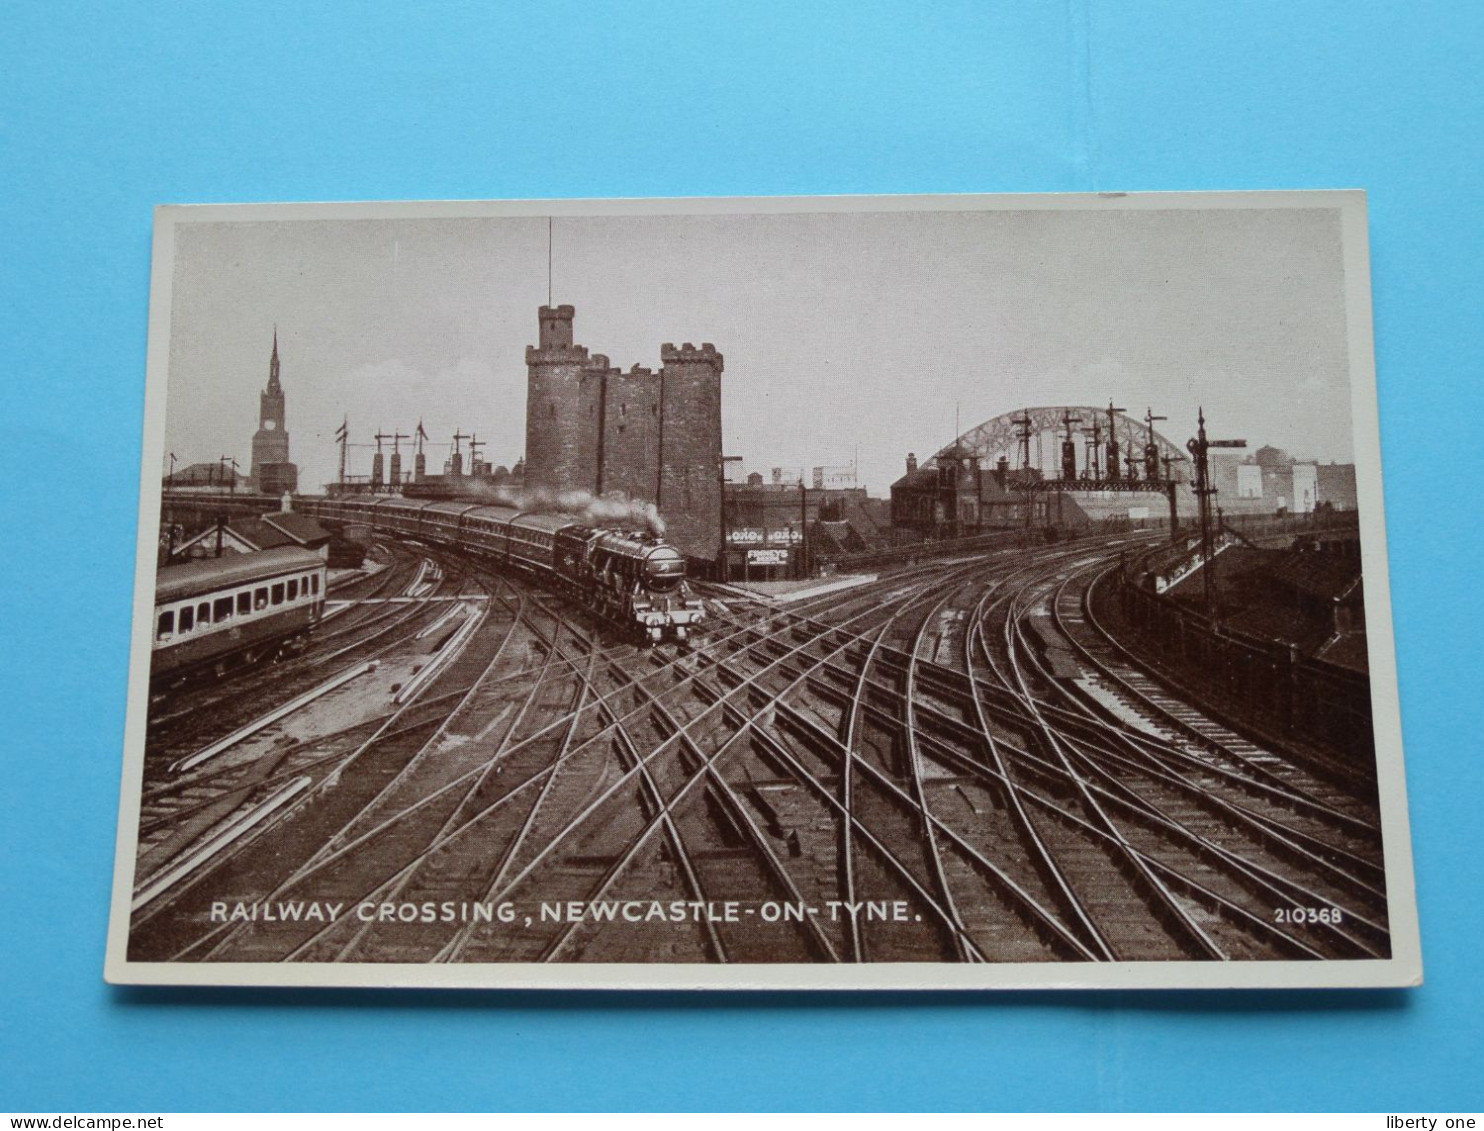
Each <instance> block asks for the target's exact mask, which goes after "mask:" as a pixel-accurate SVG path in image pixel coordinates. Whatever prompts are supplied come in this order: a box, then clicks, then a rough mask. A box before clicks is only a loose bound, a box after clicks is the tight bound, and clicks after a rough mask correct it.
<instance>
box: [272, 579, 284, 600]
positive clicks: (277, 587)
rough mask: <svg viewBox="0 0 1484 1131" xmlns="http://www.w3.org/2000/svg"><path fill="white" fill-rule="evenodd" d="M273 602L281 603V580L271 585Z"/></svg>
mask: <svg viewBox="0 0 1484 1131" xmlns="http://www.w3.org/2000/svg"><path fill="white" fill-rule="evenodd" d="M273 603H274V604H275V605H281V604H283V582H281V581H280V582H279V583H278V584H277V585H275V586H274V587H273Z"/></svg>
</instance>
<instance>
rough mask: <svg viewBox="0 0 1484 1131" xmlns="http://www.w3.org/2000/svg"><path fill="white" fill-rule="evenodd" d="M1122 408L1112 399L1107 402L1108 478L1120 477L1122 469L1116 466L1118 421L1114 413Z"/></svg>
mask: <svg viewBox="0 0 1484 1131" xmlns="http://www.w3.org/2000/svg"><path fill="white" fill-rule="evenodd" d="M1122 411H1123V409H1121V408H1117V407H1115V406H1114V404H1113V402H1112V401H1109V402H1108V478H1109V479H1121V478H1122V477H1123V469H1122V468H1121V467H1119V466H1118V422H1117V420H1116V419H1115V417H1116V414H1117V413H1120V412H1122Z"/></svg>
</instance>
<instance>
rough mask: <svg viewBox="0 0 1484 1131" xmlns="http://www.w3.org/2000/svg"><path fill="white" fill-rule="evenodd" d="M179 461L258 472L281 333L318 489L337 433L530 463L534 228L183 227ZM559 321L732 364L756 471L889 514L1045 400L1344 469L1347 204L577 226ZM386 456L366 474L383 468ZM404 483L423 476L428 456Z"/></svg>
mask: <svg viewBox="0 0 1484 1131" xmlns="http://www.w3.org/2000/svg"><path fill="white" fill-rule="evenodd" d="M176 233H177V237H176V261H175V263H176V266H175V279H174V295H173V310H172V333H171V340H170V371H169V401H168V414H167V445H166V448H167V451H173V452H174V453H175V454H176V455H177V457H178V458H179V460H180V462H181V465H184V464H186V463H191V462H197V461H201V460H214V459H216V458H217V457H219V456H221V455H222V454H226V455H228V456H235V457H236V458H237V459H238V460H239V462H240V464H241V466H242V470H243V471H244V473H245V472H246V470H247V465H248V461H249V459H250V456H251V439H252V434H253V432H254V431H255V430H256V428H257V411H258V394H259V392H260V391H261V389H262V388H263V386H264V384H265V383H266V381H267V377H268V356H269V351H270V347H271V344H272V336H273V327H274V325H275V324H277V327H278V339H279V354H280V359H281V361H282V373H281V379H282V382H283V386H284V390H285V394H286V397H287V416H288V431H289V435H290V437H291V445H292V457H293V459H294V461H295V462H296V463H298V465H299V467H300V484H301V486H302V487H303V488H304V489H306V490H315V489H318V487H319V485H321V484H323V483H325V482H327V481H329V480H331V479H332V478H333V477H334V475H335V471H336V464H337V458H338V457H337V448H336V446H335V444H334V442H333V439H332V437H333V434H334V432H335V429H336V428H337V427H338V426H339V424H340V421H341V418H342V416H347V417H348V418H349V421H350V429H351V438H352V440H353V441H356V442H359V443H363V444H364V443H368V442H369V440H370V437H371V435H372V433H374V432H375V431H376V430H378V429H381V430H383V431H385V432H388V433H390V432H392V431H394V430H400V431H402V432H404V433H410V432H411V431H412V430H413V428H414V427H415V425H416V424H417V421H418V419H419V417H421V418H422V419H423V421H424V424H425V426H426V428H427V430H428V432H429V433H430V435H431V436H432V438H433V441H434V442H435V445H436V446H434V447H432V448H430V449H429V460H428V465H429V470H430V471H432V470H437V469H438V468H440V467H441V465H442V461H443V459H444V457H445V456H446V454H447V450H448V449H447V442H448V438H449V436H450V435H451V434H452V433H453V431H454V430H455V428H460V429H462V430H463V431H464V432H466V433H467V432H471V431H473V432H477V433H478V435H479V437H480V438H481V439H483V440H487V441H489V446H488V447H487V448H485V449H484V453H483V454H484V455H485V457H486V458H488V459H490V460H492V461H493V462H495V463H500V464H506V465H509V464H513V463H514V462H515V460H516V459H517V458H518V457H519V456H520V455H521V454H522V450H523V444H524V430H525V396H526V370H525V359H524V351H525V347H526V346H527V345H528V344H532V343H534V342H535V337H536V310H537V307H539V306H540V305H541V304H543V303H545V302H546V300H547V286H548V279H547V252H548V248H547V221H546V220H545V219H544V218H498V219H436V220H355V221H344V220H336V221H323V220H314V221H292V222H283V223H264V222H229V223H217V222H212V223H184V224H181V225H179V226H178V227H177V229H176ZM551 252H552V255H551V262H552V270H551V288H552V298H553V299H554V301H555V302H557V303H571V304H573V305H574V306H575V307H576V308H577V321H576V336H577V340H578V341H579V342H580V343H581V344H583V345H585V346H587V347H588V348H589V349H590V350H591V351H592V352H594V353H604V354H607V355H608V356H609V358H610V359H611V362H612V364H614V365H618V366H621V367H622V368H624V369H628V368H629V367H630V366H632V365H633V364H635V363H636V362H637V363H639V364H641V365H647V366H651V367H654V368H658V366H659V347H660V343H661V342H665V341H673V342H675V343H677V344H679V343H681V342H685V341H690V342H695V343H700V342H702V341H708V342H713V343H715V345H716V347H717V348H718V349H719V350H721V351H722V352H723V353H724V354H725V356H726V371H725V374H724V376H723V379H722V380H723V390H724V392H723V421H722V424H723V429H724V437H725V446H726V451H727V454H728V455H740V456H742V457H744V463H743V464H741V465H740V468H741V472H739V471H737V470H735V469H734V470H733V471H732V475H733V477H737V476H739V475H740V474H741V473H742V472H746V471H751V470H760V471H766V469H768V468H770V467H772V466H775V465H783V466H788V467H795V468H797V467H800V466H813V465H815V464H831V465H837V464H847V463H849V462H850V460H851V458H852V455H853V453H854V451H855V450H856V448H857V446H858V447H859V451H860V468H861V473H862V478H863V481H864V483H865V484H866V485H867V486H868V487H870V488H871V489H872V491H873V493H877V494H884V493H885V492H886V489H887V488H888V487H889V486H890V483H891V481H892V480H893V479H895V478H896V477H897V476H899V475H900V474H901V471H902V468H903V460H904V458H905V456H906V453H907V452H908V451H915V452H916V453H917V454H918V455H919V456H921V457H925V456H927V455H929V454H931V453H932V452H933V451H935V450H937V449H938V448H940V447H942V446H944V445H945V444H948V443H949V442H951V441H952V439H953V435H954V431H953V428H954V414H955V407H957V409H958V413H959V419H960V421H961V428H962V429H963V430H965V431H966V430H968V429H969V428H970V427H971V426H973V425H975V424H977V423H979V422H981V421H983V420H986V419H989V418H991V417H994V416H998V415H1000V414H1002V413H1006V412H1009V411H1011V410H1013V409H1017V408H1020V407H1023V406H1027V405H1047V404H1094V405H1097V404H1106V403H1107V402H1108V401H1109V399H1110V398H1112V399H1114V400H1116V401H1117V403H1118V404H1119V405H1121V406H1125V407H1127V408H1128V409H1129V410H1130V412H1131V413H1133V414H1136V415H1142V413H1143V411H1144V409H1145V408H1146V407H1148V406H1152V407H1153V409H1154V411H1155V412H1156V413H1159V414H1162V415H1165V416H1167V417H1169V418H1170V420H1169V422H1168V423H1167V424H1162V425H1160V426H1159V427H1160V429H1161V430H1162V431H1163V432H1164V433H1165V435H1166V436H1168V437H1169V438H1170V439H1171V440H1173V441H1174V442H1175V443H1176V444H1179V445H1182V446H1183V444H1184V441H1185V439H1186V438H1187V437H1188V436H1190V435H1192V434H1193V433H1194V429H1195V414H1196V408H1197V405H1198V404H1204V406H1205V410H1206V416H1207V419H1208V421H1209V427H1210V428H1211V431H1212V435H1213V436H1227V437H1234V436H1241V437H1245V438H1246V439H1247V440H1248V441H1249V445H1250V446H1251V447H1252V448H1256V447H1258V446H1260V445H1262V444H1265V443H1267V444H1274V445H1276V446H1278V447H1281V448H1286V449H1287V450H1289V451H1290V452H1291V453H1292V454H1294V455H1295V456H1298V457H1301V458H1317V459H1321V460H1339V461H1344V462H1348V461H1350V460H1351V459H1352V438H1351V424H1350V401H1349V384H1348V377H1347V367H1348V360H1347V356H1346V321H1345V303H1344V277H1343V267H1342V259H1341V238H1340V220H1339V212H1338V211H1337V210H1328V209H1224V210H1175V211H1163V210H1161V211H1106V210H1090V211H1066V210H1058V211H1013V212H1003V211H1001V212H911V213H867V212H862V213H832V214H823V213H821V214H805V215H798V214H794V215H763V216H758V215H722V216H716V215H711V216H694V215H693V216H665V217H637V216H607V217H594V218H585V219H573V218H565V217H560V218H558V219H557V220H556V221H555V222H554V225H553V240H552V248H551ZM370 461H371V456H370V449H369V448H353V449H352V450H351V465H352V466H351V467H350V471H351V472H352V473H355V474H362V475H364V474H367V473H369V470H370ZM405 466H407V467H408V468H409V469H410V467H411V460H410V457H409V458H407V459H406V461H405Z"/></svg>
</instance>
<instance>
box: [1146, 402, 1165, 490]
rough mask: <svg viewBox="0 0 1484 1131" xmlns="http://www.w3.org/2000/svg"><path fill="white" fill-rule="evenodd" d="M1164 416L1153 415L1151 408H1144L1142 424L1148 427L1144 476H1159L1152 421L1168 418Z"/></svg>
mask: <svg viewBox="0 0 1484 1131" xmlns="http://www.w3.org/2000/svg"><path fill="white" fill-rule="evenodd" d="M1168 419H1169V418H1168V417H1165V416H1155V415H1154V410H1153V409H1152V408H1145V409H1144V426H1145V427H1146V428H1148V429H1149V436H1148V437H1147V438H1146V439H1145V441H1144V478H1145V479H1150V480H1153V479H1158V478H1159V441H1158V440H1156V439H1155V438H1154V422H1155V421H1156V420H1168Z"/></svg>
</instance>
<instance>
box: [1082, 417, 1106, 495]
mask: <svg viewBox="0 0 1484 1131" xmlns="http://www.w3.org/2000/svg"><path fill="white" fill-rule="evenodd" d="M1082 434H1083V435H1084V436H1086V437H1087V470H1088V473H1089V474H1090V475H1091V476H1092V478H1093V479H1094V481H1096V480H1099V479H1101V478H1102V477H1103V422H1102V421H1101V420H1099V419H1098V418H1097V417H1095V416H1094V417H1093V418H1092V427H1091V428H1084V429H1082Z"/></svg>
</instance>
